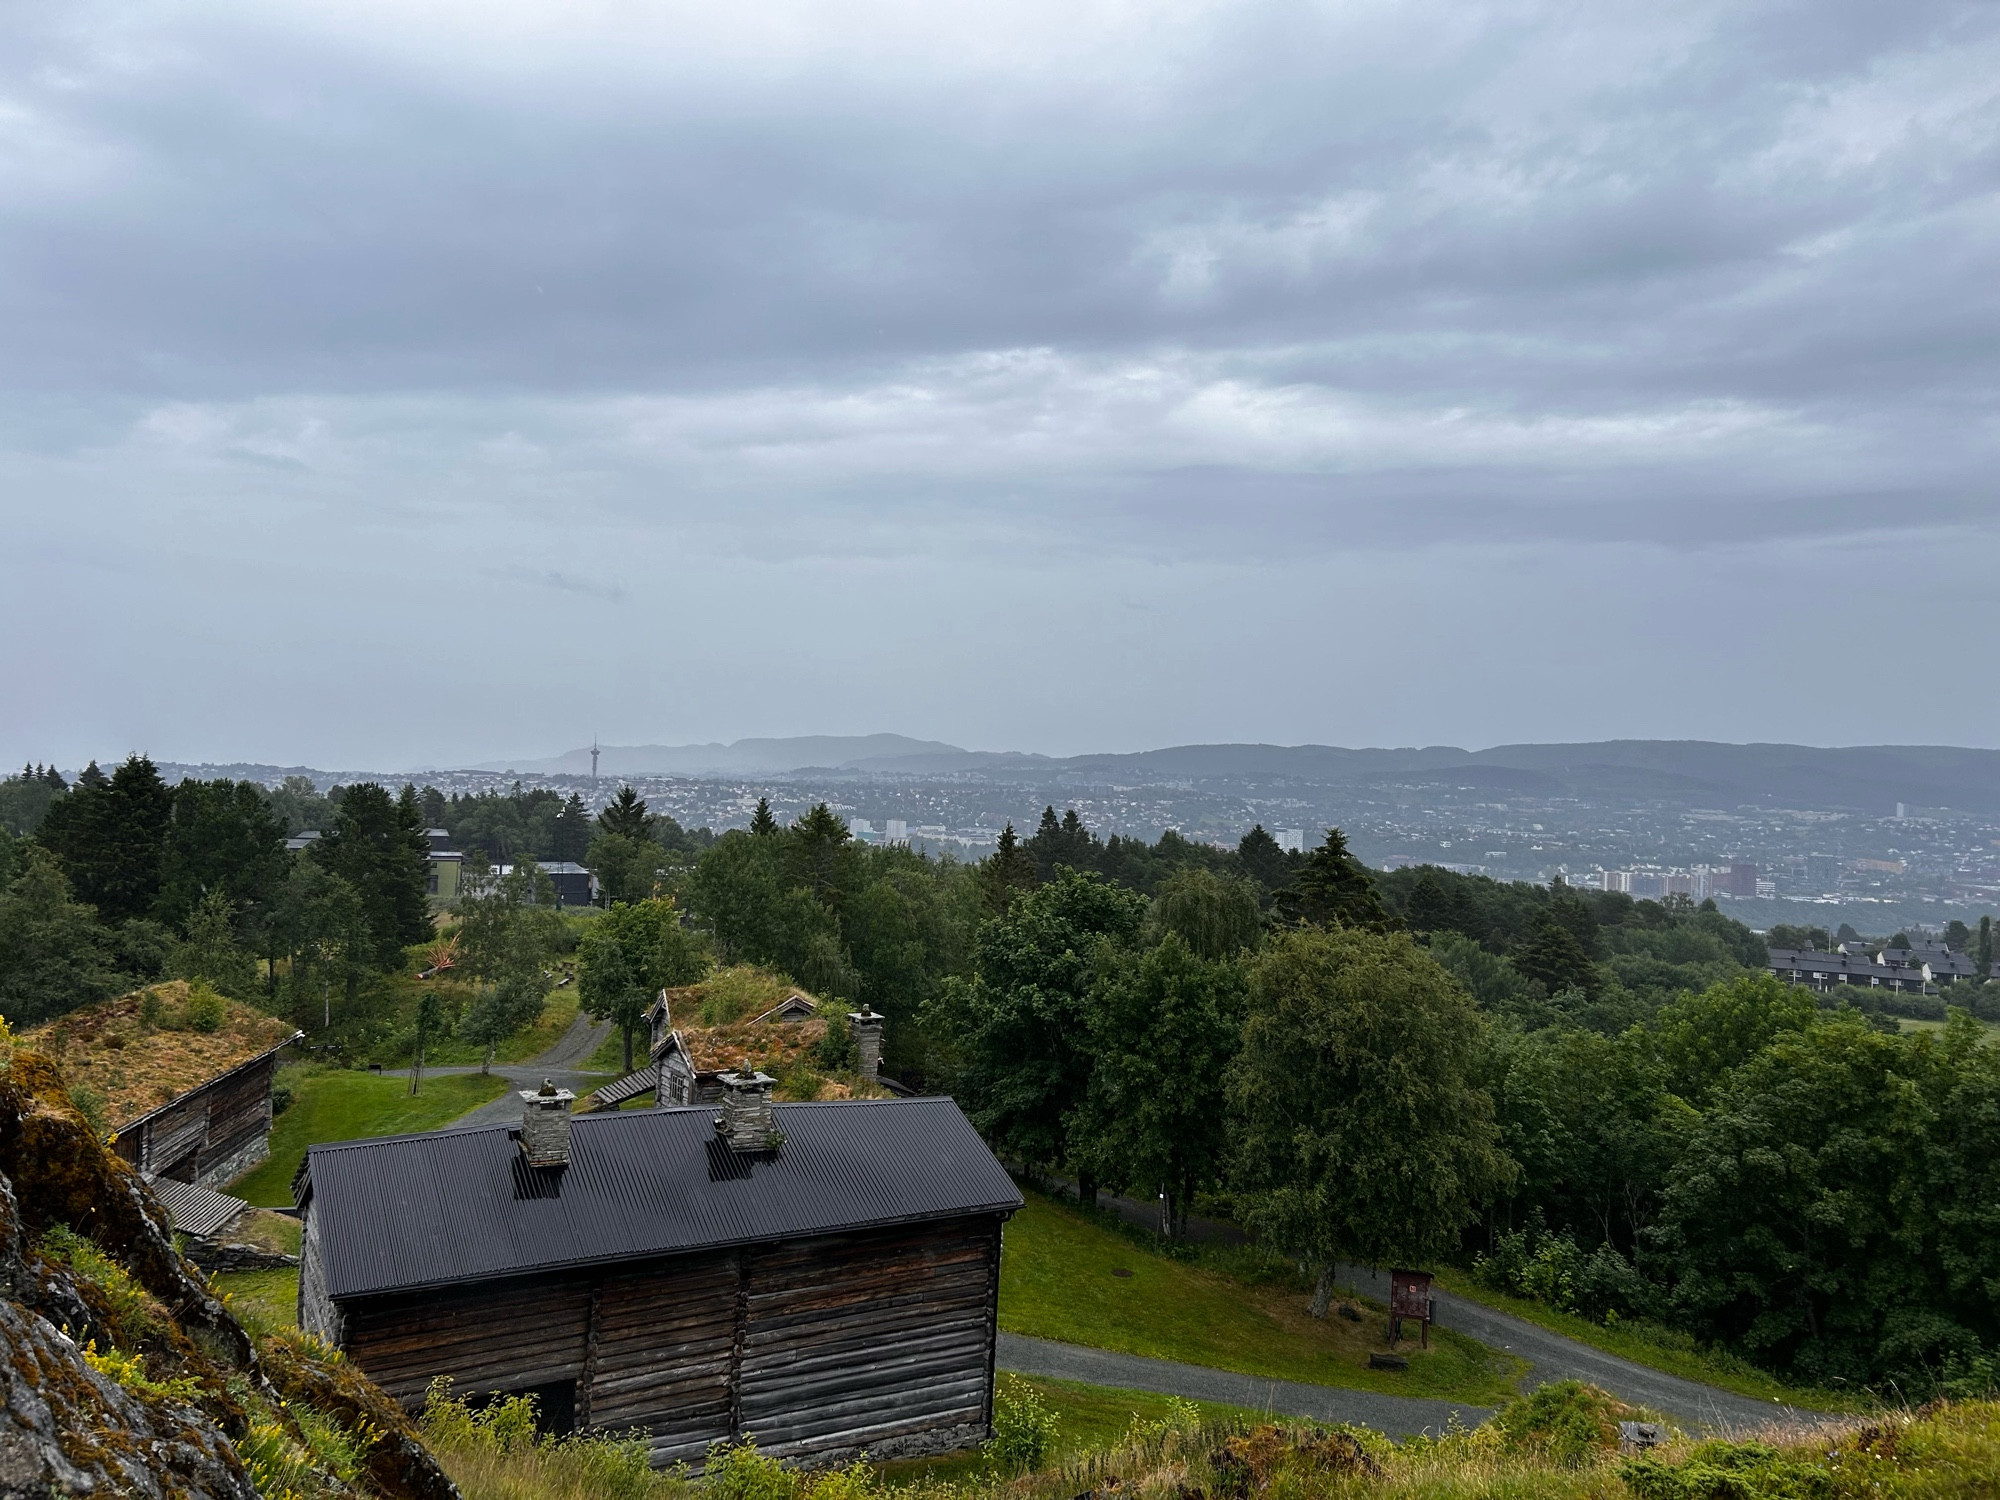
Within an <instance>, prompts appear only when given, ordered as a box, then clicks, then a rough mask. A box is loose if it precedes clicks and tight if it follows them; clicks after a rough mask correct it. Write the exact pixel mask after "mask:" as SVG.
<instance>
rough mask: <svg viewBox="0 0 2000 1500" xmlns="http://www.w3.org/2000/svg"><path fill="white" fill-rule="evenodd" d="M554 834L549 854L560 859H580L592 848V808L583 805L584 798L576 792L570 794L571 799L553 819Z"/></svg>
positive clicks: (552, 831) (552, 830)
mask: <svg viewBox="0 0 2000 1500" xmlns="http://www.w3.org/2000/svg"><path fill="white" fill-rule="evenodd" d="M551 833H552V835H553V837H552V839H551V842H550V844H549V856H550V857H551V858H552V859H558V860H564V859H569V860H580V859H582V858H584V856H585V853H586V851H587V850H588V849H589V848H590V838H591V819H590V809H589V808H587V807H585V806H584V805H583V798H581V797H579V796H578V795H577V794H576V793H575V792H571V793H570V794H569V801H567V802H565V803H564V804H563V805H562V809H561V811H559V812H558V813H557V814H556V815H555V818H554V820H553V827H552V829H551Z"/></svg>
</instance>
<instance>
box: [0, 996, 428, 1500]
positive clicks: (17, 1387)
mask: <svg viewBox="0 0 2000 1500" xmlns="http://www.w3.org/2000/svg"><path fill="white" fill-rule="evenodd" d="M9 1050H10V1049H9V1047H8V1044H7V1042H6V1040H5V1035H4V1027H3V1026H0V1500H15V1497H21V1500H28V1497H35V1500H40V1497H44V1496H50V1497H52V1496H57V1495H101V1496H114V1495H115V1496H125V1495H132V1496H143V1497H149V1500H150V1497H154V1496H159V1497H167V1496H176V1497H178V1496H185V1497H188V1500H211V1497H212V1500H258V1496H259V1490H258V1482H259V1476H260V1473H262V1474H263V1475H264V1477H265V1478H266V1479H268V1480H270V1481H271V1483H270V1488H271V1490H272V1492H273V1493H276V1492H277V1491H278V1490H280V1489H282V1490H286V1491H290V1492H292V1493H294V1494H298V1495H302V1496H304V1495H312V1494H320V1495H369V1494H372V1495H376V1496H380V1497H383V1500H459V1497H458V1491H457V1489H456V1488H455V1487H454V1486H453V1485H452V1483H451V1481H450V1480H449V1479H448V1478H447V1477H446V1476H445V1474H444V1471H443V1470H442V1469H440V1468H439V1467H438V1465H437V1462H436V1460H435V1459H433V1458H432V1457H431V1455H430V1453H429V1452H428V1451H427V1450H426V1449H425V1448H424V1447H423V1444H422V1443H421V1441H420V1440H419V1439H418V1437H417V1434H416V1431H415V1430H414V1429H413V1428H412V1427H411V1425H410V1423H409V1421H408V1419H407V1418H406V1417H405V1416H404V1414H403V1413H402V1411H401V1410H400V1409H399V1408H398V1407H397V1406H396V1405H395V1404H394V1403H393V1402H391V1401H389V1400H388V1398H387V1397H385V1396H383V1395H382V1393H381V1392H380V1391H379V1390H377V1389H376V1388H375V1387H374V1386H373V1385H371V1384H370V1383H369V1382H368V1381H367V1380H366V1379H364V1378H363V1377H362V1376H360V1375H359V1374H358V1373H357V1372H355V1371H353V1370H352V1369H350V1368H348V1367H347V1366H346V1364H345V1362H344V1361H342V1360H341V1359H340V1358H339V1356H337V1355H333V1354H331V1353H330V1352H329V1351H326V1350H324V1349H322V1348H321V1347H320V1346H318V1345H316V1344H313V1343H312V1342H311V1341H310V1340H306V1339H302V1338H301V1339H292V1340H274V1341H272V1342H271V1343H270V1344H269V1345H268V1354H269V1358H268V1359H267V1358H266V1357H265V1351H260V1350H259V1348H258V1346H257V1343H256V1341H255V1340H253V1339H252V1338H251V1337H250V1335H249V1334H248V1333H247V1332H246V1331H245V1330H244V1328H243V1327H242V1326H241V1325H240V1324H239V1323H237V1321H236V1320H235V1318H233V1317H232V1316H231V1315H230V1313H229V1310H228V1309H227V1308H226V1307H225V1306H224V1305H223V1304H222V1302H221V1300H220V1299H219V1298H218V1297H217V1296H216V1295H215V1294H214V1292H213V1291H212V1290H211V1289H210V1287H209V1285H208V1283H207V1281H206V1280H205V1279H204V1277H203V1276H202V1275H201V1273H200V1272H199V1270H197V1269H196V1268H195V1267H193V1266H191V1265H190V1264H189V1263H188V1262H187V1261H186V1260H185V1259H184V1258H183V1257H182V1255H181V1253H180V1251H179V1250H177V1249H176V1248H175V1245H174V1241H173V1236H172V1232H171V1227H170V1224H169V1222H168V1219H167V1215H166V1213H165V1211H164V1210H163V1209H162V1208H161V1207H160V1205H159V1203H158V1202H157V1201H156V1200H155V1199H154V1197H153V1195H152V1193H151V1191H150V1190H149V1189H148V1188H147V1187H146V1185H145V1183H144V1182H143V1181H141V1180H140V1178H139V1176H138V1174H137V1173H136V1172H135V1171H133V1169H132V1168H131V1167H130V1166H129V1165H128V1164H126V1163H125V1162H124V1161H122V1160H120V1159H119V1158H118V1157H117V1156H116V1155H114V1154H113V1153H112V1152H110V1151H108V1150H107V1149H105V1147H104V1145H103V1143H102V1142H100V1141H99V1140H98V1139H97V1138H96V1136H95V1135H94V1134H93V1133H92V1131H91V1129H90V1127H89V1126H88V1124H87V1123H86V1122H85V1121H84V1120H83V1118H82V1116H81V1115H79V1114H78V1113H77V1111H76V1109H75V1107H74V1106H73V1105H72V1104H71V1103H70V1100H69V1096H68V1094H67V1093H66V1092H65V1090H64V1089H63V1086H62V1081H61V1078H60V1077H59V1075H58V1074H57V1072H56V1070H55V1068H54V1067H53V1066H52V1065H51V1064H50V1063H49V1062H48V1061H47V1060H46V1059H44V1058H41V1057H39V1056H36V1055H35V1054H32V1053H26V1052H20V1053H14V1054H13V1055H12V1056H11V1057H10V1056H9V1055H8V1053H9ZM299 1407H310V1408H312V1409H313V1410H314V1411H315V1412H317V1413H318V1417H319V1418H320V1419H324V1421H330V1422H332V1423H333V1424H335V1425H336V1426H337V1427H338V1428H340V1429H341V1430H343V1431H345V1432H346V1433H347V1434H348V1435H349V1437H350V1439H351V1440H352V1441H351V1442H350V1443H349V1444H348V1445H347V1447H348V1449H350V1450H351V1454H352V1455H358V1466H357V1465H356V1464H355V1463H354V1462H353V1458H352V1456H351V1455H350V1454H348V1453H343V1454H337V1455H332V1456H327V1455H326V1454H325V1452H324V1451H323V1450H324V1448H325V1445H324V1443H322V1444H321V1445H320V1447H319V1448H317V1449H316V1448H315V1446H314V1436H315V1435H314V1434H313V1433H310V1432H308V1431H307V1430H306V1429H305V1428H303V1427H302V1426H301V1425H300V1423H299V1421H298V1419H297V1410H298V1408H299ZM239 1445H247V1446H241V1447H239ZM246 1453H247V1454H252V1455H253V1456H252V1457H251V1458H250V1459H249V1460H248V1461H246V1459H245V1456H244V1455H245V1454H246ZM260 1465H261V1466H262V1468H261V1469H260ZM274 1466H275V1467H274ZM349 1469H353V1470H356V1472H336V1471H337V1470H349ZM279 1470H282V1474H280V1473H279V1472H278V1471H279ZM280 1481H282V1482H280Z"/></svg>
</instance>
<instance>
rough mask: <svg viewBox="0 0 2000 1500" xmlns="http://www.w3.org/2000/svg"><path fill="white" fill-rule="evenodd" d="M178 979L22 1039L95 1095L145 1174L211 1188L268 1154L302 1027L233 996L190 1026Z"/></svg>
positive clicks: (184, 989) (128, 1156)
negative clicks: (275, 1079) (281, 1056)
mask: <svg viewBox="0 0 2000 1500" xmlns="http://www.w3.org/2000/svg"><path fill="white" fill-rule="evenodd" d="M187 1000H188V986H187V985H186V984H185V983H183V982H181V981H178V980H176V981H172V982H169V983H165V984H159V985H153V986H151V987H149V989H147V990H139V991H135V992H133V993H132V994H130V995H126V996H124V997H122V998H121V999H117V1000H108V1001H106V1002H105V1003H103V1004H102V1005H93V1006H90V1007H87V1008H86V1009H83V1010H78V1011H72V1012H70V1013H69V1014H68V1015H66V1016H63V1017H61V1018H59V1019H58V1020H55V1021H51V1022H50V1023H49V1024H48V1025H46V1026H42V1027H38V1028H37V1029H35V1030H34V1031H31V1032H29V1033H27V1034H26V1035H25V1036H24V1037H23V1038H22V1044H23V1045H24V1046H29V1047H33V1048H35V1049H36V1050H38V1051H41V1052H45V1053H47V1054H48V1055H49V1056H51V1057H53V1058H54V1059H55V1060H56V1063H57V1065H58V1066H59V1067H60V1068H61V1069H62V1072H63V1078H64V1081H65V1082H66V1083H67V1084H68V1085H69V1087H70V1089H71V1090H72V1092H74V1093H81V1094H83V1095H85V1096H86V1097H88V1096H93V1095H94V1096H95V1097H96V1098H97V1099H98V1100H101V1101H102V1107H103V1113H104V1117H105V1120H106V1123H108V1124H109V1125H110V1126H111V1127H112V1129H113V1130H114V1131H115V1132H116V1138H115V1139H114V1141H113V1142H112V1149H113V1150H114V1151H116V1152H117V1153H118V1154H119V1155H120V1156H122V1157H124V1158H125V1160H127V1161H129V1162H131V1163H132V1165H133V1166H135V1167H137V1168H138V1169H139V1170H140V1171H141V1172H144V1173H146V1174H147V1175H149V1176H153V1177H160V1178H164V1179H166V1180H168V1181H172V1182H187V1183H196V1184H199V1185H200V1186H203V1187H216V1186H220V1185H222V1184H224V1183H227V1182H230V1181H231V1180H233V1179H235V1178H237V1177H240V1176H242V1175H243V1174H244V1173H245V1172H247V1171H249V1170H250V1169H251V1168H252V1167H254V1166H256V1165H257V1164H258V1163H259V1162H261V1161H263V1160H264V1159H265V1158H266V1157H267V1156H269V1155H270V1154H271V1080H272V1076H273V1074H274V1073H275V1072H276V1069H277V1065H278V1053H279V1052H280V1051H281V1050H283V1048H284V1047H285V1046H286V1045H287V1044H289V1043H291V1042H293V1041H295V1040H297V1039H298V1037H299V1036H300V1034H301V1033H300V1032H299V1029H298V1028H297V1027H295V1026H293V1025H292V1024H291V1023H290V1022H287V1021H281V1020H277V1019H275V1018H274V1017H271V1016H267V1015H265V1014H263V1012H261V1011H258V1010H255V1009H253V1008H252V1007H250V1006H248V1005H243V1004H240V1003H239V1002H237V1001H234V1000H230V1001H224V1002H223V1004H222V1014H221V1019H220V1021H219V1022H218V1023H217V1024H216V1025H215V1026H214V1027H212V1028H211V1029H209V1030H205V1031H204V1030H196V1029H193V1028H192V1027H190V1026H188V1025H187V1024H185V1023H184V1022H182V1021H180V1020H179V1019H178V1012H180V1011H181V1010H183V1009H184V1008H185V1006H186V1004H187Z"/></svg>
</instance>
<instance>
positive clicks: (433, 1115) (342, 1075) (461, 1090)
mask: <svg viewBox="0 0 2000 1500" xmlns="http://www.w3.org/2000/svg"><path fill="white" fill-rule="evenodd" d="M278 1077H279V1081H280V1082H281V1083H283V1084H285V1085H286V1086H287V1087H289V1088H290V1089H291V1090H292V1092H293V1099H292V1106H291V1108H290V1109H288V1110H286V1111H285V1112H284V1113H283V1114H281V1115H279V1116H278V1118H277V1121H276V1123H275V1124H273V1125H272V1127H271V1156H270V1159H269V1160H268V1161H266V1162H265V1163H264V1164H263V1165H262V1166H260V1167H258V1168H256V1169H255V1170H254V1171H252V1172H250V1173H248V1174H247V1175H246V1176H243V1177H239V1178H238V1179H237V1180H236V1181H235V1182H234V1183H232V1184H231V1185H230V1188H229V1191H230V1192H232V1193H234V1194H235V1195H236V1196H237V1197H239V1198H242V1199H245V1200H247V1201H248V1202H251V1203H255V1204H260V1205H262V1206H265V1207H272V1206H280V1207H283V1206H289V1205H290V1204H291V1201H292V1174H293V1173H294V1172H296V1171H298V1169H299V1163H300V1162H301V1161H303V1160H304V1159H305V1154H306V1148H307V1147H308V1146H316V1145H318V1144H319V1143H320V1142H321V1141H351V1140H358V1139H360V1138H361V1137H363V1136H370V1135H403V1134H406V1133H409V1132H412V1131H418V1130H435V1129H436V1128H437V1127H438V1126H440V1125H445V1124H449V1123H450V1122H451V1121H453V1120H455V1119H457V1118H458V1117H459V1116H460V1115H462V1114H464V1113H465V1112H466V1111H467V1110H470V1109H476V1108H477V1107H478V1106H480V1105H482V1104H484V1103H485V1102H486V1101H487V1100H489V1099H495V1098H498V1097H499V1096H500V1094H502V1093H503V1092H505V1091H506V1090H507V1089H508V1088H509V1087H510V1085H509V1084H508V1082H507V1080H506V1079H504V1078H501V1077H499V1076H497V1075H483V1074H479V1073H453V1074H444V1075H441V1076H437V1077H429V1078H426V1079H425V1080H424V1084H423V1092H422V1093H421V1094H419V1095H418V1096H417V1097H416V1098H414V1099H413V1098H411V1097H410V1082H409V1080H408V1079H407V1078H395V1077H386V1076H384V1075H382V1074H380V1073H359V1072H350V1071H347V1070H345V1069H339V1068H319V1067H311V1066H307V1067H291V1068H285V1069H282V1070H281V1071H280V1073H279V1075H278Z"/></svg>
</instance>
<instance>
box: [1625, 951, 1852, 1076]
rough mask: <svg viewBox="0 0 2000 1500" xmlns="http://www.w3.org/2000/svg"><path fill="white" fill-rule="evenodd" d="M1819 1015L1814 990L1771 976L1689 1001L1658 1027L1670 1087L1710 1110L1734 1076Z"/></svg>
mask: <svg viewBox="0 0 2000 1500" xmlns="http://www.w3.org/2000/svg"><path fill="white" fill-rule="evenodd" d="M1818 1013H1819V1007H1818V1004H1817V1002H1816V1001H1815V1000H1814V998H1813V995H1812V992H1811V991H1810V990H1806V989H1801V988H1799V987H1798V986H1797V985H1788V984H1781V983H1779V982H1778V980H1776V979H1774V978H1772V977H1771V976H1770V975H1769V974H1754V975H1746V976H1745V977H1744V978H1742V979H1735V980H1731V981H1729V982H1728V983H1726V984H1717V985H1711V986H1710V987H1709V988H1708V989H1705V990H1703V991H1702V992H1701V993H1700V994H1698V995H1683V996H1681V997H1680V998H1679V999H1678V1000H1675V1001H1674V1002H1673V1003H1672V1004H1670V1005H1667V1006H1665V1007H1664V1008H1662V1009H1661V1011H1660V1013H1659V1015H1658V1016H1656V1017H1655V1018H1654V1021H1653V1034H1654V1038H1655V1041H1654V1046H1655V1047H1656V1049H1657V1051H1658V1053H1659V1057H1660V1061H1661V1062H1662V1063H1663V1064H1664V1065H1665V1067H1666V1070H1667V1072H1666V1083H1667V1086H1668V1087H1669V1088H1671V1089H1672V1090H1673V1091H1674V1092H1675V1093H1676V1094H1678V1095H1679V1096H1680V1097H1681V1098H1683V1099H1685V1100H1687V1101H1688V1102H1689V1103H1690V1104H1695V1105H1705V1104H1707V1103H1708V1102H1709V1099H1710V1097H1711V1096H1712V1095H1713V1093H1714V1092H1715V1090H1716V1088H1717V1087H1719V1086H1720V1085H1721V1084H1722V1082H1723V1080H1724V1079H1726V1078H1727V1077H1728V1076H1729V1074H1730V1073H1731V1072H1732V1071H1733V1070H1735V1069H1737V1068H1740V1067H1742V1066H1743V1064H1745V1063H1747V1062H1748V1061H1750V1059H1751V1058H1753V1057H1755V1056H1756V1055H1757V1054H1758V1053H1760V1052H1762V1051H1763V1050H1764V1049H1765V1048H1766V1047H1768V1046H1770V1045H1771V1043H1772V1042H1774V1041H1776V1040H1777V1038H1778V1037H1779V1036H1780V1035H1782V1034H1784V1033H1785V1032H1788V1031H1804V1030H1805V1029H1806V1028H1807V1027H1808V1026H1811V1025H1812V1024H1813V1021H1814V1019H1815V1018H1816V1017H1817V1015H1818Z"/></svg>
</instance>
